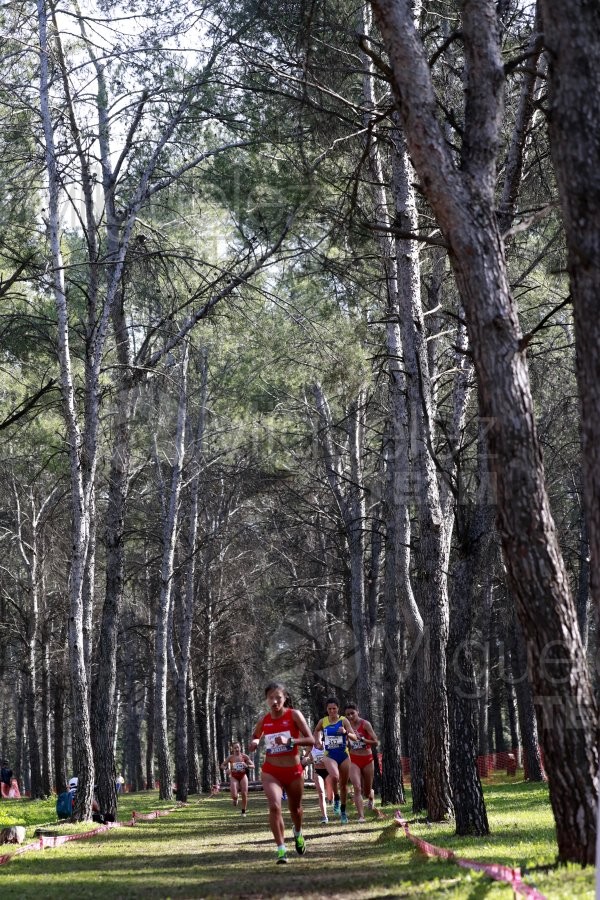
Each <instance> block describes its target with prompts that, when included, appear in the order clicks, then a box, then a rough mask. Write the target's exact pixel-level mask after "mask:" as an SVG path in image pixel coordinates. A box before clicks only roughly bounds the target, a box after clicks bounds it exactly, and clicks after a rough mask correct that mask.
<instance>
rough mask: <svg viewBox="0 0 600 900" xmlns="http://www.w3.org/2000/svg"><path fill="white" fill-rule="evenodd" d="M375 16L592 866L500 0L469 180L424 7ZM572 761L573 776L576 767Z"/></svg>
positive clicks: (562, 791)
mask: <svg viewBox="0 0 600 900" xmlns="http://www.w3.org/2000/svg"><path fill="white" fill-rule="evenodd" d="M373 7H374V9H375V13H376V16H377V19H378V22H379V25H380V27H381V31H382V34H383V38H384V43H385V46H386V49H387V51H388V54H389V57H390V63H391V67H392V71H393V83H394V88H395V91H396V96H397V101H398V107H399V110H400V113H401V116H402V120H403V124H404V129H405V133H406V137H407V140H408V145H409V152H410V154H411V157H412V161H413V164H414V166H415V169H416V171H417V174H418V175H419V177H420V180H421V184H422V188H423V191H424V193H425V195H426V197H427V199H428V201H429V203H430V205H431V207H432V209H433V211H434V213H435V215H436V218H437V221H438V224H439V225H440V228H441V230H442V233H443V235H444V238H445V240H446V242H447V243H448V245H449V247H450V259H451V263H452V267H453V270H454V273H455V278H456V282H457V286H458V289H459V293H460V296H461V300H462V303H463V306H464V309H465V313H466V317H467V327H468V332H469V343H470V346H471V348H472V351H473V357H474V362H475V369H476V372H477V378H478V382H479V389H480V402H481V411H482V414H483V416H484V417H485V418H486V419H487V420H488V422H489V423H490V427H489V433H488V448H489V453H490V463H491V467H492V471H493V476H494V479H495V487H496V491H497V503H498V522H499V529H500V533H501V537H502V545H503V550H504V557H505V560H506V565H507V570H508V580H509V584H510V587H511V590H512V593H513V595H514V597H515V599H516V604H517V610H518V615H519V619H520V621H521V624H522V626H523V630H524V633H525V635H526V638H527V641H528V643H529V644H530V645H531V649H532V660H533V665H532V669H531V677H532V681H533V685H534V691H535V699H536V708H537V714H538V722H539V726H540V737H541V740H542V746H543V749H544V762H545V765H546V770H547V772H548V779H549V786H550V797H551V802H552V807H553V811H554V816H555V821H556V826H557V838H558V848H559V856H560V858H561V859H562V860H572V861H576V862H582V863H585V862H592V861H593V858H594V853H595V842H596V822H595V818H596V777H597V771H598V726H597V711H596V703H595V699H594V697H593V694H592V691H591V686H590V681H589V675H588V672H587V667H586V663H585V657H584V654H583V647H582V644H581V638H580V635H579V629H578V627H577V618H576V612H575V607H574V603H573V599H572V597H571V594H570V590H569V584H568V579H567V575H566V572H565V567H564V563H563V560H562V556H561V553H560V549H559V546H558V541H557V536H556V529H555V526H554V522H553V519H552V515H551V511H550V506H549V502H548V495H547V492H546V488H545V482H544V470H543V465H542V458H541V449H540V444H539V440H538V436H537V430H536V423H535V415H534V408H533V401H532V396H531V389H530V384H529V375H528V370H527V363H526V359H525V355H524V352H523V347H522V344H521V341H522V334H521V331H520V328H519V322H518V316H517V310H516V307H515V304H514V301H513V299H512V297H511V294H510V290H509V285H508V277H507V271H506V262H505V258H504V249H503V244H502V238H501V235H500V232H499V228H498V222H497V218H496V215H495V212H494V202H495V201H494V195H495V186H496V185H495V162H496V154H497V148H498V142H499V128H500V124H501V120H502V107H503V104H502V91H503V86H504V75H503V65H502V59H501V56H500V50H499V43H498V33H497V21H496V10H495V5H494V3H492V2H491V0H483V2H482V0H479V2H474V0H466V2H465V3H464V5H463V17H462V34H463V40H464V46H465V56H466V83H465V124H464V136H463V147H462V166H461V169H460V170H459V169H457V168H456V165H455V163H454V161H453V158H452V156H451V154H450V152H449V150H448V147H447V145H446V143H445V141H444V140H443V135H442V133H441V131H440V127H439V125H438V122H437V118H436V104H435V97H434V92H433V86H432V81H431V75H430V72H429V67H428V65H427V60H426V58H425V54H424V49H423V45H422V44H421V42H420V40H419V38H418V36H417V34H416V31H415V29H414V27H413V24H412V20H411V16H410V3H409V2H407V0H398V2H392V0H373ZM597 359H598V357H597V356H596V360H597ZM596 374H597V373H596ZM596 380H597V384H600V378H597V379H596ZM598 447H600V441H597V442H596V449H597V448H598ZM597 470H598V471H600V466H598V467H597ZM598 509H600V504H599V505H598ZM565 759H570V760H571V761H572V765H570V766H569V767H565V766H564V762H563V761H564V760H565Z"/></svg>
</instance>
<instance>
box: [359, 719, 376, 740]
mask: <svg viewBox="0 0 600 900" xmlns="http://www.w3.org/2000/svg"><path fill="white" fill-rule="evenodd" d="M364 725H365V731H366V732H367V734H368V737H365V738H363V740H364V742H365V744H373V745H375V744H378V743H379V741H378V740H377V735H376V734H375V732H374V731H373V726H372V725H371V723H370V722H367V721H365V723H364Z"/></svg>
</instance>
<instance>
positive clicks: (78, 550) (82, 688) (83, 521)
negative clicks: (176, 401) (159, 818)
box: [37, 0, 98, 821]
mask: <svg viewBox="0 0 600 900" xmlns="http://www.w3.org/2000/svg"><path fill="white" fill-rule="evenodd" d="M37 13H38V26H39V42H40V110H41V117H42V124H43V131H44V141H45V147H44V150H45V163H46V171H47V174H48V193H49V197H48V223H49V228H48V230H49V239H50V248H51V257H52V276H51V279H52V281H51V287H52V291H53V295H54V302H55V306H56V312H57V323H58V329H57V348H58V359H59V364H60V385H61V397H62V402H63V413H64V418H65V422H66V425H67V433H68V448H69V464H70V478H71V548H72V550H71V558H70V571H69V602H70V612H69V662H70V673H71V694H72V703H71V711H72V717H73V722H74V724H75V727H74V729H73V756H74V759H75V760H76V761H77V766H78V772H77V774H78V777H79V785H78V790H77V795H76V800H75V810H74V816H75V818H76V819H77V820H78V821H81V820H83V819H89V818H90V817H91V809H92V799H93V793H94V761H93V756H92V746H91V736H90V719H89V706H88V700H89V692H88V680H87V670H86V661H85V653H84V641H83V623H84V597H83V585H84V578H85V566H86V557H87V545H88V536H89V524H90V523H89V501H90V490H92V489H93V472H94V468H95V466H94V461H93V459H90V458H89V456H88V455H87V453H86V449H89V443H88V446H87V448H86V447H84V442H83V441H82V435H81V433H80V429H79V425H78V421H77V409H76V400H75V387H74V380H73V372H72V367H71V352H70V346H69V315H68V310H67V297H66V291H65V275H64V265H63V259H62V250H61V229H60V213H59V205H60V187H61V176H60V173H59V171H58V165H57V155H56V148H55V141H54V127H53V122H52V116H51V103H50V72H49V60H50V58H51V54H50V52H49V46H48V23H47V11H46V5H45V0H37ZM92 393H93V389H92ZM96 399H97V397H96ZM97 424H98V422H97V419H96V420H95V421H92V422H88V423H87V426H88V428H89V429H91V430H92V432H93V431H94V428H97ZM86 477H87V478H88V480H87V483H86Z"/></svg>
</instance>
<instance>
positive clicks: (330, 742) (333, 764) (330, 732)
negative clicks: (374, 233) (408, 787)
mask: <svg viewBox="0 0 600 900" xmlns="http://www.w3.org/2000/svg"><path fill="white" fill-rule="evenodd" d="M314 737H315V746H316V747H319V748H322V749H324V750H325V756H324V757H323V764H324V766H325V768H326V769H327V771H328V772H329V774H330V775H331V778H332V781H333V790H334V794H335V796H336V799H335V801H334V804H333V811H334V813H339V816H340V822H341V824H342V825H347V824H348V815H347V813H346V800H347V796H348V777H349V775H350V754H349V753H348V738H349V739H350V740H351V741H357V740H358V737H357V736H356V734H355V733H354V731H353V730H352V726H351V725H350V722H349V721H348V719H346V717H345V716H340V705H339V703H338V701H337V699H336V698H335V697H329V698H328V699H327V715H326V716H324V717H323V718H322V719H320V720H319V722H317V727H316V728H315V730H314ZM338 789H339V800H338V799H337V796H338ZM340 801H341V802H340ZM359 803H360V806H358V805H357V811H358V821H359V822H364V821H365V820H364V816H363V808H362V797H359Z"/></svg>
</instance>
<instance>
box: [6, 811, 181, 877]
mask: <svg viewBox="0 0 600 900" xmlns="http://www.w3.org/2000/svg"><path fill="white" fill-rule="evenodd" d="M178 808H179V807H174V808H173V809H156V810H154V811H153V812H151V813H138V812H135V811H134V812H132V814H131V819H130V820H129V822H106V823H105V824H104V825H98V827H97V828H91V829H90V830H89V831H79V832H76V833H75V834H57V835H40V837H39V838H36V839H35V841H32V842H31V843H30V844H24V845H23V846H22V847H18V848H17V849H16V850H15V852H14V853H5V854H3V855H2V856H0V866H2V865H4V864H5V863H8V862H10V861H11V859H14V858H15V856H21V854H22V853H28V852H29V851H30V850H46V849H47V848H51V847H60V846H61V844H66V843H68V841H82V840H84V839H85V838H90V837H94V836H95V835H97V834H103V833H104V832H105V831H110V829H111V828H132V827H133V826H134V825H135V824H136V822H137V821H138V820H140V819H144V820H149V819H158V817H159V816H168V815H169V813H172V812H175V810H176V809H178Z"/></svg>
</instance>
